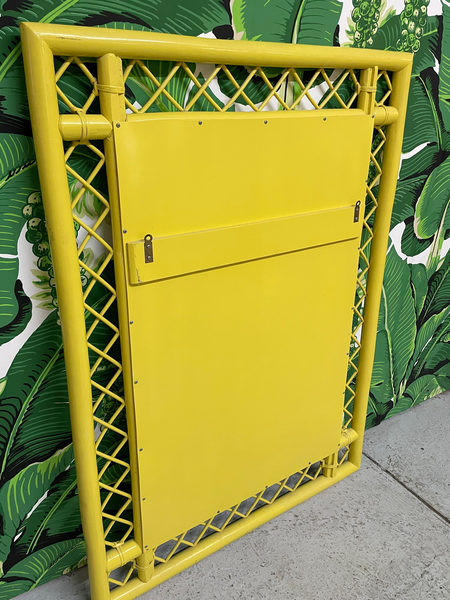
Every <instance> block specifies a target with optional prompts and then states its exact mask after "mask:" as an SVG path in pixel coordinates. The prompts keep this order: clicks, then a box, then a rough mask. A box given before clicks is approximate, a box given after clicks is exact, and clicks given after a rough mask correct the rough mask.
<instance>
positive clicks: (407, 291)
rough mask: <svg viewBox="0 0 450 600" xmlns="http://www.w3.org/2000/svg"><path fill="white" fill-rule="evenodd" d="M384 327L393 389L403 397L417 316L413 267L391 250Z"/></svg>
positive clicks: (384, 293) (382, 314)
mask: <svg viewBox="0 0 450 600" xmlns="http://www.w3.org/2000/svg"><path fill="white" fill-rule="evenodd" d="M380 324H381V327H383V329H384V331H385V332H386V335H387V341H388V351H389V353H388V355H387V356H385V360H387V362H388V364H389V369H390V377H391V380H392V387H393V390H394V393H395V395H396V396H398V395H400V394H401V387H402V381H403V377H404V375H405V373H406V369H407V367H408V363H409V360H410V358H411V356H412V355H413V352H414V339H415V335H416V315H415V306H414V298H413V293H412V286H411V279H410V270H409V265H408V264H407V263H406V261H404V260H402V259H401V258H400V257H399V256H398V255H397V253H396V252H395V248H394V247H391V249H390V250H389V252H388V255H387V258H386V269H385V272H384V280H383V288H382V297H381V304H380Z"/></svg>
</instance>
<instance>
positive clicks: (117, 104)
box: [97, 54, 153, 580]
mask: <svg viewBox="0 0 450 600" xmlns="http://www.w3.org/2000/svg"><path fill="white" fill-rule="evenodd" d="M97 68H98V79H99V84H100V86H99V97H100V107H101V110H102V114H103V116H104V117H106V119H107V120H108V121H109V122H110V123H111V124H113V125H114V122H120V121H125V118H126V114H125V102H124V95H123V93H120V92H121V89H123V85H124V84H123V73H122V61H121V59H120V58H119V57H118V56H115V55H114V54H105V55H104V56H102V57H101V58H99V59H98V61H97ZM104 90H108V91H104ZM119 124H120V123H119ZM104 148H105V157H106V173H107V176H108V192H109V202H110V206H111V224H112V230H113V246H114V273H115V281H116V290H117V308H118V312H119V331H120V344H121V354H122V367H123V382H124V388H125V403H126V414H127V431H128V438H129V444H128V448H129V452H130V465H131V485H132V496H133V499H134V502H133V526H134V537H135V539H136V542H137V544H138V545H139V547H140V548H142V550H143V552H142V554H140V555H139V556H138V558H137V566H138V570H139V571H138V572H139V577H140V578H142V579H143V580H147V579H149V578H150V577H151V574H152V572H153V553H152V549H151V548H148V547H145V544H144V541H143V539H142V526H141V510H140V502H139V500H138V499H139V498H140V491H139V477H138V456H137V441H136V416H135V410H134V398H133V386H132V383H131V382H132V369H131V354H130V352H131V351H130V348H131V344H130V339H129V330H128V321H129V314H128V305H127V291H126V286H127V283H126V279H125V272H126V267H125V258H124V248H123V239H122V231H121V228H120V203H119V186H118V180H117V168H116V154H115V147H114V138H113V133H111V134H110V135H109V136H108V137H107V138H106V139H105V142H104Z"/></svg>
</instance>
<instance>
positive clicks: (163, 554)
mask: <svg viewBox="0 0 450 600" xmlns="http://www.w3.org/2000/svg"><path fill="white" fill-rule="evenodd" d="M322 466H323V461H320V462H318V463H315V464H314V465H309V466H307V467H306V468H305V469H303V470H301V471H299V472H298V473H294V474H293V475H291V476H290V477H286V478H285V479H283V480H281V481H279V482H278V483H276V484H274V485H272V486H270V487H267V488H265V489H264V490H262V491H261V492H259V493H258V494H255V495H254V496H251V497H250V498H247V499H246V500H244V501H243V502H241V503H240V504H236V505H235V506H233V507H231V508H230V509H228V510H225V511H223V512H221V513H219V514H217V515H215V516H214V517H212V518H210V519H208V520H207V521H204V522H203V523H201V524H200V525H197V526H196V527H193V528H192V529H189V530H188V531H185V532H184V533H182V534H181V535H179V536H178V537H176V538H173V539H171V540H169V541H167V542H166V543H164V544H161V546H159V547H158V548H157V549H156V551H155V559H156V561H158V562H161V563H166V562H168V561H169V560H170V559H171V558H172V557H173V556H174V555H175V554H176V553H177V552H179V551H181V550H183V549H184V548H188V547H193V546H196V545H197V544H198V543H199V542H200V541H201V540H202V539H204V538H205V537H208V536H209V535H211V534H214V533H219V532H221V531H223V530H224V529H225V527H227V525H230V524H231V523H234V522H235V521H237V520H238V519H245V518H246V517H248V516H249V515H250V514H251V513H252V512H253V511H255V510H257V509H258V508H261V507H263V506H267V505H269V504H273V502H275V500H276V499H277V498H279V497H280V496H282V495H284V494H287V493H289V492H294V491H295V490H297V489H298V488H299V487H300V486H301V485H303V484H305V483H307V482H308V481H314V480H315V479H317V477H318V476H319V475H320V474H321V472H322Z"/></svg>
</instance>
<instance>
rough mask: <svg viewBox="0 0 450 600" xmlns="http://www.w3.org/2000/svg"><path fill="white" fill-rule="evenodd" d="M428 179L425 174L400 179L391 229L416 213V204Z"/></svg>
mask: <svg viewBox="0 0 450 600" xmlns="http://www.w3.org/2000/svg"><path fill="white" fill-rule="evenodd" d="M426 180H427V178H426V176H425V175H421V176H420V177H414V178H413V179H406V180H404V181H399V182H398V184H397V189H396V191H395V202H394V206H393V210H392V218H391V229H393V228H394V227H395V226H396V225H398V224H399V223H401V222H402V221H404V220H405V219H408V218H410V217H412V216H413V215H414V206H415V204H416V202H417V199H418V198H419V196H420V193H421V191H422V189H423V186H424V185H425V181H426Z"/></svg>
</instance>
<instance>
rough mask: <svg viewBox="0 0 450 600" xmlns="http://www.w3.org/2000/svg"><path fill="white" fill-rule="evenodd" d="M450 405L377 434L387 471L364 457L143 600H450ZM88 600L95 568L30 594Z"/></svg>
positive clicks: (373, 444)
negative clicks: (449, 514) (348, 472)
mask: <svg viewBox="0 0 450 600" xmlns="http://www.w3.org/2000/svg"><path fill="white" fill-rule="evenodd" d="M446 401H447V402H450V394H449V395H447V396H446V397H440V398H438V399H435V400H429V401H427V402H426V403H424V404H423V405H421V406H419V407H418V408H417V409H413V410H411V411H408V412H406V413H403V414H401V415H399V416H397V417H394V418H392V419H390V420H389V421H388V422H386V423H384V424H382V425H381V426H379V427H377V428H376V429H374V430H371V431H370V432H368V434H367V443H366V446H365V452H367V453H368V454H369V455H370V456H373V457H374V460H376V462H377V463H379V464H376V463H375V462H373V461H372V460H371V459H370V458H364V461H363V465H362V468H361V470H360V471H359V472H357V473H355V474H354V475H352V476H351V477H349V478H348V479H346V480H344V481H342V482H340V483H338V484H337V485H336V486H333V487H332V488H330V489H328V490H326V491H324V492H322V493H321V494H319V495H318V496H316V497H315V498H312V499H311V500H308V501H307V502H305V503H303V504H301V505H299V506H298V507H295V508H293V509H292V510H290V511H289V512H287V513H284V514H283V515H281V516H279V517H278V518H276V519H274V520H273V521H271V522H270V523H267V524H266V525H264V526H262V527H260V528H259V529H257V530H255V531H254V532H252V533H250V534H248V535H247V536H245V537H244V538H242V539H240V540H238V541H236V542H234V543H233V544H231V545H230V546H227V547H226V548H223V549H222V550H220V551H219V552H217V553H216V554H213V555H212V556H210V557H208V558H207V559H205V560H203V561H202V562H200V563H199V564H197V565H195V566H193V567H191V568H190V569H188V570H187V571H184V572H183V573H181V574H179V575H177V576H176V577H174V578H172V579H171V580H169V581H167V582H166V583H164V584H162V585H161V586H159V587H158V588H156V589H154V590H151V591H150V592H148V593H147V594H144V595H143V596H142V600H178V599H180V600H181V599H182V600H253V599H258V600H259V599H261V600H269V599H270V600H272V599H273V598H276V599H277V600H394V599H401V600H450V525H449V522H448V520H447V518H446V514H444V513H445V511H446V510H447V508H446V507H447V506H448V504H447V502H448V498H444V497H443V496H445V495H446V494H447V495H448V483H449V481H448V478H447V479H446V480H444V478H443V476H442V473H443V471H444V470H445V468H446V462H447V457H448V450H447V454H445V453H444V454H443V452H445V448H446V447H447V446H446V444H445V443H444V442H443V436H444V435H445V431H446V427H447V428H448V423H449V421H450V416H449V413H448V412H447V410H446V406H445V402H446ZM447 406H450V404H447ZM419 411H420V412H419ZM419 421H420V423H419ZM404 422H407V424H406V425H404V424H403V423H404ZM423 429H425V431H426V432H427V433H425V434H422V433H421V432H422V430H423ZM438 432H440V434H439V435H437V433H438ZM447 440H448V437H447ZM422 447H423V448H424V450H420V448H422ZM407 448H409V451H407ZM417 448H418V449H419V450H417ZM414 449H416V450H415V451H414ZM388 457H390V458H388ZM390 469H393V472H392V474H391V473H390V472H389V470H390ZM394 471H395V473H394ZM449 471H450V470H449V469H447V477H448V476H449V474H450V473H449ZM408 474H409V475H408ZM419 475H420V477H419ZM422 476H423V481H428V485H426V486H424V488H423V490H422V488H421V487H420V486H419V483H420V482H421V481H422ZM417 482H419V483H417ZM405 486H406V487H405ZM408 486H410V487H411V491H410V490H409V489H408ZM422 492H423V493H425V495H426V496H427V498H429V500H425V501H424V500H423V499H422V498H421V497H420V494H421V493H422ZM439 512H442V516H441V515H440V514H439ZM88 598H89V588H88V581H87V571H86V569H80V570H79V571H78V572H76V573H73V574H71V575H69V576H65V577H62V578H61V579H59V580H57V581H53V582H51V583H49V584H47V585H45V586H42V587H40V588H37V589H36V590H33V591H32V592H28V593H27V594H24V595H22V596H20V600H62V599H65V600H75V599H76V600H88Z"/></svg>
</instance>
